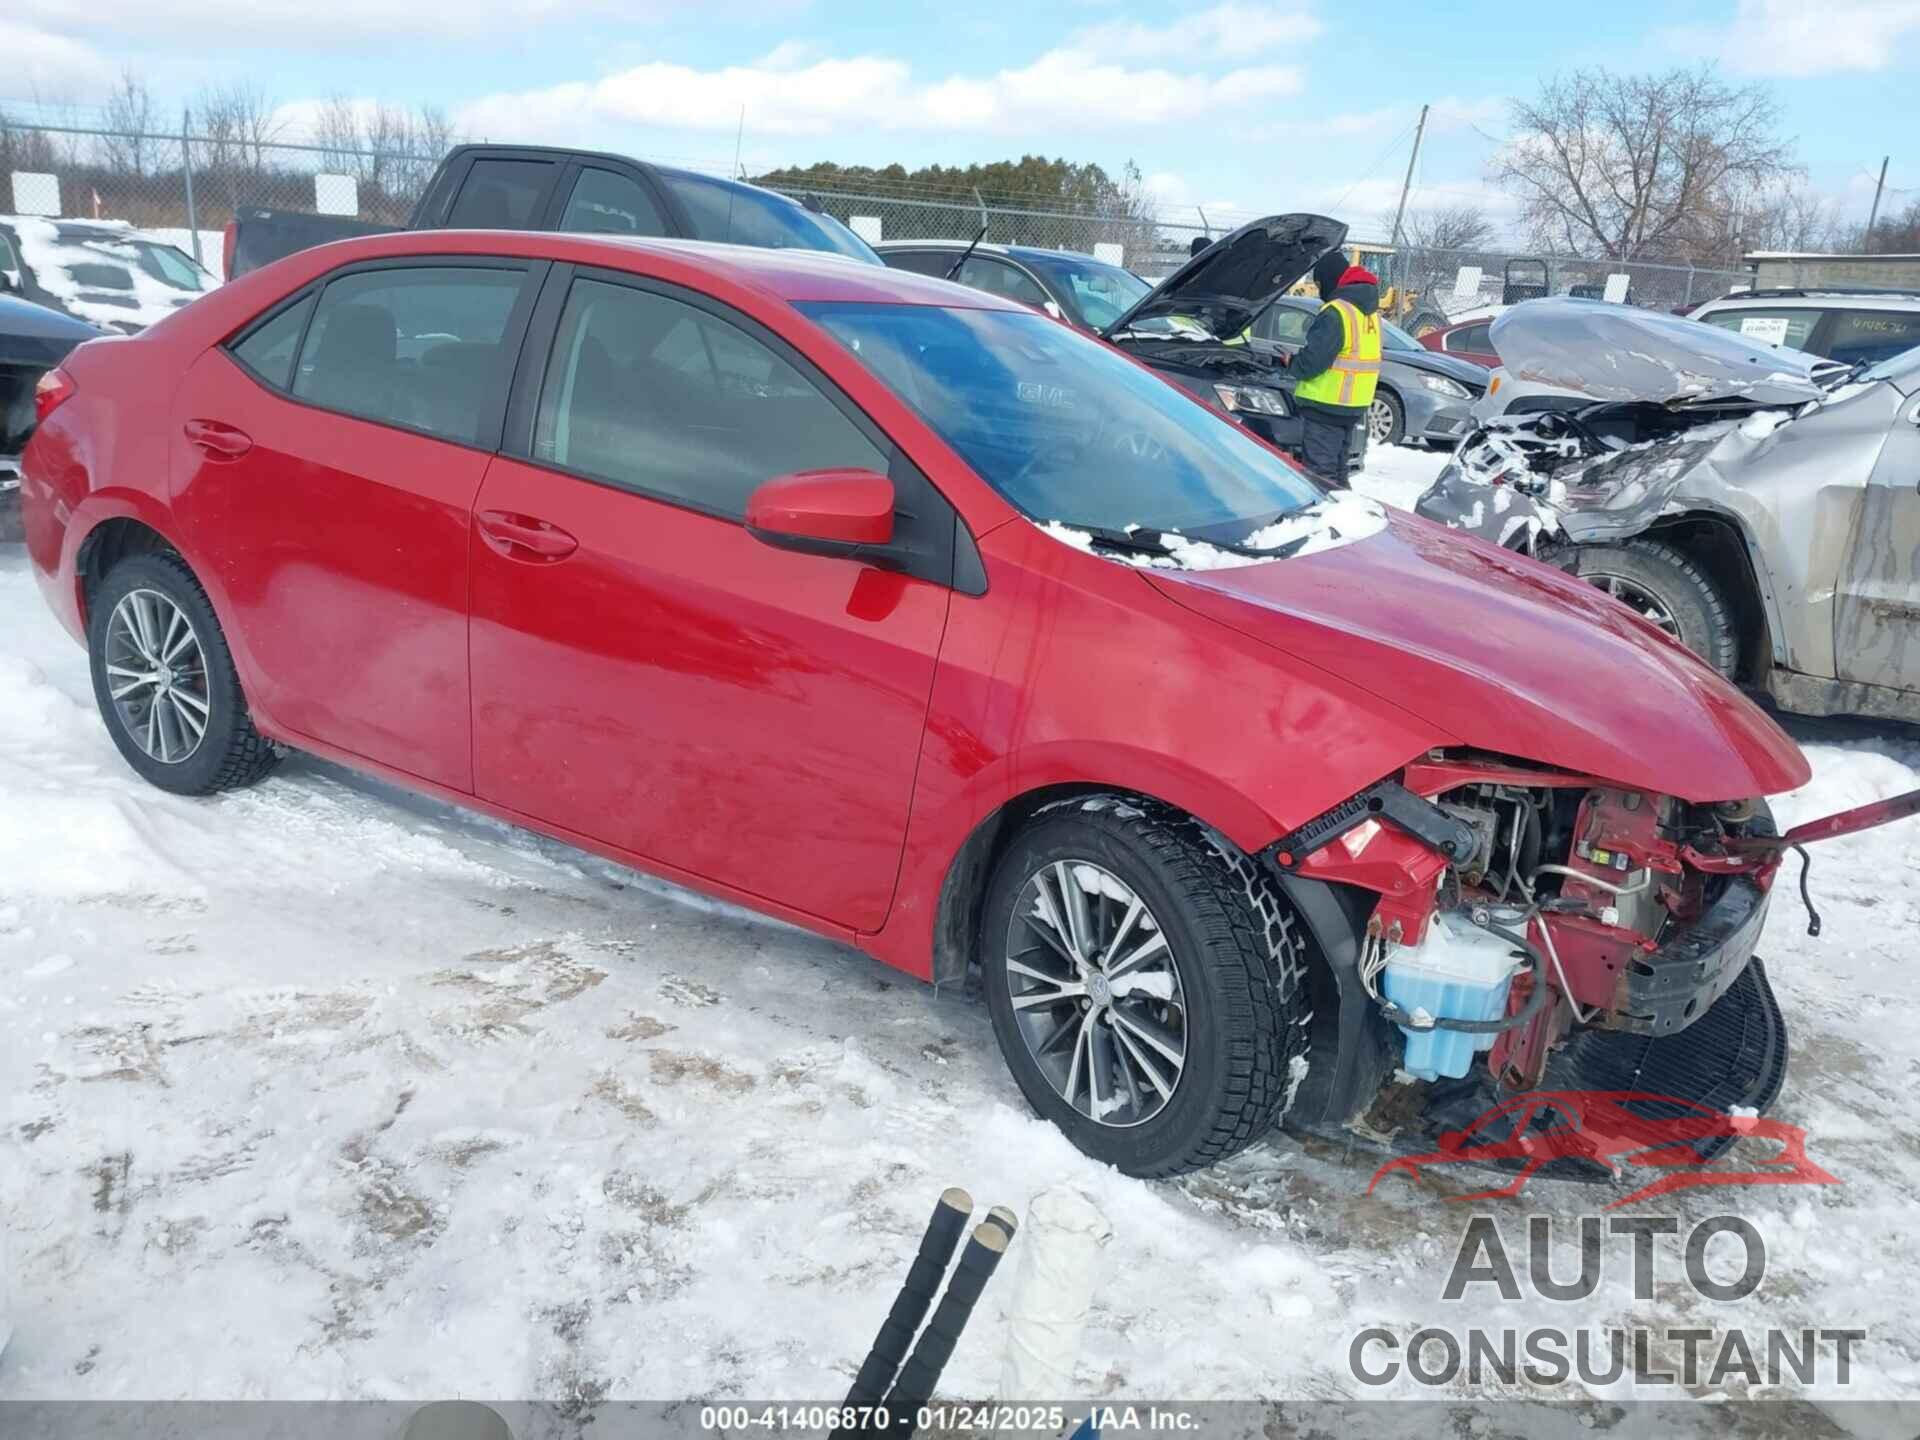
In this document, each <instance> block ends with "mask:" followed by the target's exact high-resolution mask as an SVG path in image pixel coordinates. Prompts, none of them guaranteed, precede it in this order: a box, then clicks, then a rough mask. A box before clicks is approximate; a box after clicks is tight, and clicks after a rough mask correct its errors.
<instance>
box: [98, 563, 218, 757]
mask: <svg viewBox="0 0 1920 1440" xmlns="http://www.w3.org/2000/svg"><path fill="white" fill-rule="evenodd" d="M105 658H106V667H107V684H108V687H109V693H110V694H111V696H112V699H113V708H114V713H115V714H116V715H117V716H118V717H119V720H120V724H121V727H122V728H123V729H124V730H125V731H126V733H127V735H128V737H129V738H130V739H131V740H132V741H133V743H134V744H136V745H138V746H139V747H140V749H141V750H142V751H144V752H145V753H146V754H147V755H148V756H149V757H150V758H152V759H154V760H158V761H159V762H160V763H161V764H162V765H178V764H180V763H181V762H182V761H184V760H187V759H189V758H191V757H192V755H193V754H194V752H195V751H197V750H198V749H199V748H200V742H201V740H202V739H204V738H205V736H206V733H207V721H208V719H209V718H210V717H211V715H212V712H213V698H212V695H211V693H210V692H209V690H208V687H207V661H206V656H205V655H204V654H203V653H202V651H201V649H200V637H199V636H198V635H197V634H195V633H194V629H193V622H192V621H191V620H189V619H188V618H187V614H186V612H185V611H184V610H182V609H181V608H180V607H179V606H178V605H176V604H174V603H173V601H172V600H170V599H168V598H167V597H166V596H165V595H163V594H161V593H160V592H159V591H158V590H129V591H128V592H127V593H126V595H124V596H123V597H121V600H120V603H119V604H118V605H116V606H114V607H113V614H112V615H111V616H109V617H108V619H107V638H106V657H105Z"/></svg>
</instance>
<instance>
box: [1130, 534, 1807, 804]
mask: <svg viewBox="0 0 1920 1440" xmlns="http://www.w3.org/2000/svg"><path fill="white" fill-rule="evenodd" d="M1142 573H1143V574H1145V575H1146V576H1147V578H1148V581H1149V583H1151V584H1152V585H1154V586H1155V587H1156V588H1157V589H1159V590H1160V591H1161V592H1162V593H1163V594H1165V595H1166V596H1167V597H1168V598H1169V599H1171V600H1173V601H1174V602H1175V603H1176V604H1179V605H1182V606H1184V607H1186V608H1187V609H1189V610H1192V611H1195V612H1197V613H1198V614H1201V615H1205V616H1208V617H1209V618H1211V619H1214V620H1217V621H1218V622H1220V623H1221V624H1223V625H1227V626H1231V627H1232V628H1233V629H1235V630H1238V631H1240V632H1242V633H1243V634H1246V635H1250V636H1252V637H1253V638H1255V639H1258V640H1262V641H1264V642H1266V643H1267V644H1269V645H1272V646H1273V647H1274V648H1275V649H1276V650H1281V651H1284V652H1285V653H1287V654H1288V655H1291V656H1294V657H1296V658H1297V659H1300V660H1304V661H1307V662H1309V663H1311V664H1314V665H1317V666H1319V667H1320V668H1321V669H1323V670H1328V671H1331V672H1332V673H1333V674H1335V675H1338V676H1339V677H1341V678H1342V679H1343V680H1346V681H1348V682H1349V683H1351V684H1353V685H1357V686H1359V687H1360V688H1362V689H1364V690H1368V691H1370V692H1372V693H1373V694H1375V695H1378V696H1379V697H1380V698H1382V699H1383V700H1386V701H1389V702H1390V703H1392V704H1393V705H1395V706H1398V707H1399V708H1401V709H1403V710H1406V711H1408V712H1410V713H1412V714H1414V715H1417V716H1419V717H1420V718H1421V719H1423V720H1425V721H1426V722H1428V723H1429V724H1431V725H1435V726H1438V727H1440V728H1441V729H1443V730H1445V731H1446V732H1447V733H1448V734H1449V735H1450V736H1451V737H1452V741H1453V743H1458V744H1462V745H1468V746H1472V747H1474V748H1475V749H1481V750H1490V751H1495V752H1497V753H1499V754H1502V755H1510V756H1513V757H1515V758H1518V759H1526V760H1533V761H1537V762H1539V763H1541V764H1546V765H1555V766H1559V767H1560V768H1562V769H1567V770H1578V771H1582V772H1585V773H1587V774H1592V775H1599V776H1604V777H1605V778H1607V779H1609V780H1614V781H1617V782H1619V783H1620V784H1622V785H1624V786H1630V787H1632V788H1634V789H1643V790H1648V791H1651V792H1655V793H1659V794H1666V795H1676V796H1678V797H1680V798H1681V799H1683V800H1688V801H1693V802H1705V801H1712V800H1743V799H1747V798H1749V797H1752V796H1756V795H1770V794H1775V793H1777V792H1779V791H1782V790H1791V789H1794V788H1796V787H1798V786H1800V785H1804V784H1805V783H1806V782H1807V780H1808V779H1809V777H1810V775H1811V773H1812V772H1811V771H1810V770H1809V769H1808V767H1807V761H1806V757H1805V756H1803V755H1802V754H1801V753H1800V748H1799V747H1798V746H1797V745H1795V744H1794V743H1793V741H1792V740H1790V739H1789V738H1788V737H1787V736H1786V734H1785V733H1783V732H1782V731H1781V729H1780V727H1779V726H1777V725H1775V724H1774V723H1773V721H1772V720H1770V719H1768V718H1767V716H1766V715H1765V714H1763V713H1762V712H1761V711H1760V710H1759V709H1758V708H1757V707H1756V706H1755V705H1754V704H1753V703H1752V702H1751V701H1749V700H1748V699H1747V698H1746V697H1745V696H1743V695H1741V694H1740V693H1739V692H1738V691H1737V690H1735V689H1734V688H1733V687H1732V686H1731V685H1729V684H1728V683H1727V682H1726V681H1724V680H1722V679H1721V678H1720V677H1719V676H1718V675H1717V674H1715V673H1714V672H1713V671H1712V670H1710V669H1709V668H1708V667H1707V666H1706V665H1705V664H1704V663H1703V662H1701V661H1700V660H1698V659H1696V658H1695V657H1694V656H1693V655H1692V654H1690V653H1689V652H1688V651H1687V650H1685V649H1684V648H1682V647H1681V645H1680V644H1679V643H1678V642H1677V641H1674V640H1671V639H1669V638H1668V637H1667V636H1666V635H1664V634H1662V633H1661V632H1660V631H1658V630H1656V629H1655V628H1654V627H1653V626H1651V625H1649V624H1647V623H1646V622H1645V621H1643V620H1641V619H1640V618H1639V617H1638V616H1636V615H1634V614H1633V613H1632V612H1631V611H1629V610H1628V609H1627V608H1626V607H1625V606H1622V605H1619V604H1617V603H1615V602H1614V601H1612V600H1610V599H1608V598H1607V597H1606V596H1604V595H1602V594H1601V593H1600V592H1599V591H1597V590H1595V589H1594V588H1593V587H1591V586H1589V585H1587V584H1585V583H1584V582H1582V581H1580V580H1576V579H1574V578H1572V577H1570V576H1567V575H1564V574H1562V573H1561V572H1560V571H1558V570H1554V569H1552V568H1550V567H1548V566H1546V565H1542V564H1539V563H1537V562H1535V561H1532V560H1529V559H1526V558H1525V557H1523V556H1519V555H1515V554H1513V553H1511V552H1509V551H1506V550H1501V549H1499V548H1497V547H1495V546H1492V545H1488V544H1485V543H1483V542H1481V541H1478V540H1473V539H1471V538H1469V537H1467V536H1463V535H1458V534H1455V533H1453V532H1451V531H1447V530H1443V529H1441V528H1440V527H1438V526H1436V525H1432V524H1429V523H1428V522H1427V521H1425V520H1420V519H1417V518H1416V517H1414V516H1411V515H1406V514H1403V513H1400V512H1394V513H1393V515H1392V518H1391V521H1390V523H1389V525H1388V527H1387V529H1386V530H1384V531H1382V532H1381V533H1379V534H1377V535H1373V536H1371V537H1369V538H1367V539H1364V540H1358V541H1355V542H1353V543H1351V544H1347V545H1342V546H1338V547H1336V548H1333V549H1329V550H1323V551H1320V552H1318V553H1315V554H1311V555H1304V556H1299V557H1295V558H1293V559H1287V560H1276V561H1272V562H1270V563H1267V564H1256V565H1246V566H1239V567H1234V568H1230V569H1222V570H1195V571H1167V570H1155V571H1144V572H1142Z"/></svg>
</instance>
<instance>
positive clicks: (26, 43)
mask: <svg viewBox="0 0 1920 1440" xmlns="http://www.w3.org/2000/svg"><path fill="white" fill-rule="evenodd" d="M0 55H4V56H6V59H5V60H4V61H0V97H4V98H6V99H9V100H44V101H49V102H56V101H57V102H64V101H67V100H75V99H85V98H89V97H91V96H93V95H95V94H98V93H99V92H100V91H102V90H104V89H106V87H107V86H109V85H111V84H112V83H113V76H114V70H113V67H112V66H111V65H109V64H108V63H107V62H106V60H105V59H104V58H103V57H102V56H101V55H100V53H99V52H98V51H97V50H95V49H94V48H93V47H92V46H91V45H88V44H86V43H84V42H83V41H79V40H73V39H69V38H68V37H67V36H65V35H54V34H49V33H48V32H47V31H45V30H40V29H36V28H35V27H34V26H32V25H28V24H23V23H22V22H20V21H18V20H10V19H7V18H5V17H4V16H0Z"/></svg>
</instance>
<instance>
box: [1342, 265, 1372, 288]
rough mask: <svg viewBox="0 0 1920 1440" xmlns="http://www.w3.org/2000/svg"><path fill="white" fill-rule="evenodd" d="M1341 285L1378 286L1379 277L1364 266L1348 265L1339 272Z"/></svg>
mask: <svg viewBox="0 0 1920 1440" xmlns="http://www.w3.org/2000/svg"><path fill="white" fill-rule="evenodd" d="M1340 283H1341V284H1342V285H1378V284H1379V283H1380V277H1379V276H1378V275H1376V274H1374V273H1373V272H1372V271H1371V270H1369V269H1367V268H1366V267H1365V266H1364V265H1349V266H1347V268H1346V269H1345V270H1343V271H1341V272H1340Z"/></svg>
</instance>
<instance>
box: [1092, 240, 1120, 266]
mask: <svg viewBox="0 0 1920 1440" xmlns="http://www.w3.org/2000/svg"><path fill="white" fill-rule="evenodd" d="M1093 258H1094V259H1096V260H1099V261H1102V262H1104V263H1106V264H1108V265H1124V264H1126V263H1127V250H1126V247H1125V246H1124V245H1115V244H1114V243H1113V242H1112V241H1111V240H1101V241H1098V242H1097V243H1096V244H1095V245H1094V247H1093Z"/></svg>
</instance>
